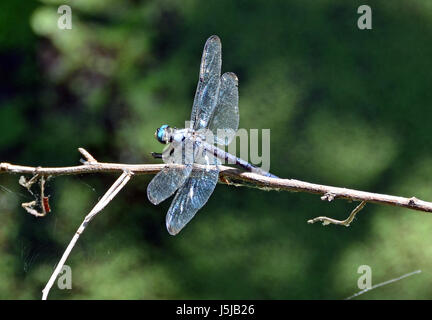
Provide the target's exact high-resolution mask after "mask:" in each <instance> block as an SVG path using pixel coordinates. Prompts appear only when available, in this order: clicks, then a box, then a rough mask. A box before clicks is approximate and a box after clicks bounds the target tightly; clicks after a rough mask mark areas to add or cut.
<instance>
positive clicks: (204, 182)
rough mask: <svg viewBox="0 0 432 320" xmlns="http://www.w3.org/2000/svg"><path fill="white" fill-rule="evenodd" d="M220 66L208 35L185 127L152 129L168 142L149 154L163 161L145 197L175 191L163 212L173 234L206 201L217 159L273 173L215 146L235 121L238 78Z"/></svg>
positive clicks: (217, 48) (218, 49) (217, 44)
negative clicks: (188, 121)
mask: <svg viewBox="0 0 432 320" xmlns="http://www.w3.org/2000/svg"><path fill="white" fill-rule="evenodd" d="M221 67H222V44H221V41H220V39H219V37H218V36H216V35H213V36H211V37H210V38H208V39H207V41H206V43H205V46H204V50H203V54H202V58H201V66H200V72H199V81H198V85H197V89H196V93H195V98H194V101H193V106H192V114H191V120H190V123H189V127H187V128H184V129H177V128H175V127H170V126H168V125H166V124H164V125H162V126H161V127H160V128H158V129H157V130H156V132H155V137H156V139H157V140H158V141H159V142H160V143H162V144H166V145H167V147H166V148H165V149H164V150H163V152H162V153H160V154H157V153H153V155H154V156H155V157H156V158H162V159H163V161H164V162H165V163H166V166H165V167H164V168H163V169H162V170H161V171H159V172H158V174H157V175H156V176H155V177H154V178H153V179H152V181H151V182H150V183H149V185H148V187H147V197H148V199H149V200H150V202H151V203H153V204H155V205H157V204H159V203H161V202H162V201H164V200H166V199H168V198H169V197H171V196H172V195H173V194H174V193H175V197H174V199H173V200H172V203H171V206H170V208H169V209H168V213H167V215H166V227H167V230H168V232H169V233H170V234H171V235H176V234H178V233H179V232H180V231H181V230H182V229H183V228H184V227H185V226H186V224H188V223H189V221H190V220H191V219H192V218H193V217H194V216H195V214H196V213H197V212H198V210H200V209H201V208H202V207H203V206H204V205H205V204H206V203H207V201H208V199H209V197H210V195H211V194H212V193H213V191H214V189H215V187H216V184H217V182H218V178H219V165H220V164H221V161H225V163H226V162H228V163H230V164H236V165H238V166H240V167H242V168H244V169H245V170H247V171H249V172H254V173H258V174H260V175H264V176H267V177H272V178H277V177H276V176H275V175H273V174H271V173H269V172H266V171H264V170H262V169H261V168H258V167H256V166H254V165H252V164H250V163H249V162H247V161H245V160H243V159H240V158H238V157H236V156H234V155H232V154H230V153H228V152H226V151H225V150H223V149H221V148H218V147H217V146H216V144H219V145H228V144H229V143H230V142H231V140H232V139H233V137H234V136H235V133H236V132H237V130H238V125H239V109H238V100H239V95H238V79H237V76H236V75H235V74H234V73H232V72H226V73H224V74H223V75H221ZM220 132H222V133H223V134H220ZM174 164H181V165H180V166H178V165H174ZM197 165H198V166H197Z"/></svg>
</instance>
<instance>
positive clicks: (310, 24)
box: [0, 0, 432, 299]
mask: <svg viewBox="0 0 432 320" xmlns="http://www.w3.org/2000/svg"><path fill="white" fill-rule="evenodd" d="M61 4H68V5H70V6H71V8H72V14H73V29H72V30H63V31H62V30H59V29H58V28H57V19H58V17H59V14H57V8H58V6H59V5H61ZM361 4H367V3H365V2H364V1H361V2H357V1H335V0H320V1H308V2H305V1H302V0H291V1H287V0H281V1H272V2H264V1H258V0H247V1H244V0H239V1H231V0H224V1H199V0H187V1H174V0H164V1H138V0H135V1H133V0H129V1H114V0H92V1H88V0H74V1H54V0H44V1H39V2H33V1H16V0H2V1H1V4H0V75H1V77H0V161H1V162H12V163H16V164H23V165H33V166H38V165H40V166H66V165H75V164H78V163H79V159H80V154H79V153H78V152H77V148H78V147H85V148H86V149H87V150H89V151H90V152H91V153H92V154H93V155H94V156H95V157H96V158H97V159H98V160H100V161H107V162H122V163H154V162H155V160H153V159H152V158H151V157H150V155H149V153H150V152H151V151H160V150H161V149H162V146H161V145H160V144H159V143H158V142H157V141H156V140H155V139H154V137H153V133H154V130H155V129H156V128H157V127H158V126H160V125H161V124H163V123H169V124H171V125H174V126H178V127H180V126H182V125H183V124H184V121H185V120H187V119H188V117H189V116H190V111H191V106H192V101H193V96H194V93H195V88H196V83H197V80H198V71H199V63H200V58H201V52H202V48H203V46H204V43H205V40H206V39H207V38H208V37H209V36H210V35H212V34H217V35H219V37H220V38H221V40H222V45H223V67H222V68H223V71H233V72H235V73H236V74H237V75H238V77H239V90H240V126H241V127H242V128H258V129H260V128H270V129H271V171H272V172H273V173H275V174H277V175H278V176H281V177H286V178H296V179H300V180H305V181H310V182H315V183H321V184H328V185H336V186H341V187H349V188H356V189H360V190H367V191H373V192H380V193H388V194H395V195H401V196H408V197H410V196H416V197H418V198H421V199H425V200H432V151H431V150H432V148H431V147H432V145H431V137H432V134H431V128H430V123H431V120H432V108H431V105H430V104H431V101H432V90H431V84H432V75H431V71H430V70H431V67H432V62H431V61H432V59H431V57H432V45H431V39H432V5H431V2H430V1H429V0H404V1H402V0H398V1H396V0H395V1H384V0H382V1H371V2H370V3H369V4H370V5H371V7H372V11H373V30H363V31H362V30H359V29H358V28H357V19H358V17H359V14H357V8H358V6H359V5H361ZM18 178H19V176H17V175H6V174H2V175H0V298H3V299H38V298H40V297H41V290H42V288H43V287H44V286H45V283H46V281H47V280H48V279H49V277H50V275H51V272H52V271H53V268H54V266H55V265H56V263H57V262H58V260H59V258H60V256H61V254H62V253H63V251H64V249H65V247H66V245H67V243H68V242H69V240H70V239H71V237H72V235H73V233H74V232H75V231H76V229H77V227H78V225H79V224H80V222H81V221H82V219H83V217H84V215H85V214H86V213H87V212H88V211H89V210H90V209H91V208H92V206H93V205H94V204H95V203H96V202H97V200H98V198H100V197H101V196H102V195H103V193H104V192H105V191H106V189H107V188H108V187H109V186H110V185H111V184H112V183H113V181H114V180H115V179H116V175H110V174H95V175H83V176H64V177H57V178H55V179H52V180H50V181H49V182H48V185H47V192H48V193H49V194H50V196H51V197H50V202H51V206H52V210H53V211H52V213H50V214H49V215H48V216H47V217H45V218H35V217H33V216H31V215H29V214H28V213H26V212H25V211H24V210H23V209H22V208H21V206H20V204H21V203H22V202H27V201H31V200H32V197H31V196H30V195H29V194H28V193H27V192H26V190H25V189H24V188H22V187H21V186H20V185H19V184H18ZM151 178H152V176H136V177H134V178H133V179H132V181H131V182H130V183H129V184H128V186H127V187H126V188H125V189H124V190H123V191H122V192H121V193H120V194H119V195H118V196H117V198H116V199H115V200H114V201H113V202H112V203H110V204H109V206H108V207H107V208H106V209H105V210H104V211H103V212H102V213H101V214H100V215H99V216H98V217H97V218H96V219H95V220H94V221H93V222H92V223H91V225H90V226H89V227H88V229H87V231H86V232H85V233H84V235H83V236H82V237H81V239H80V240H79V242H78V244H77V245H76V247H75V249H74V251H73V252H72V254H71V256H70V259H69V260H68V261H67V264H68V265H69V266H71V268H72V273H73V275H72V278H73V289H72V290H59V289H58V288H57V286H54V288H53V290H52V291H51V295H50V298H55V299H189V298H195V299H224V298H230V299H255V298H261V299H343V298H346V297H348V296H350V295H352V294H353V293H355V292H357V291H359V289H358V288H357V279H358V278H359V276H360V274H358V273H357V268H358V267H359V266H360V265H364V264H366V265H369V266H370V267H371V268H372V284H377V283H379V282H382V281H386V280H389V279H392V278H396V277H399V276H401V275H403V274H405V273H408V272H411V271H414V270H418V269H420V270H422V273H421V274H418V275H415V276H412V277H410V278H406V279H403V280H401V281H399V282H396V283H394V284H391V285H388V286H385V287H381V288H378V289H376V290H373V291H371V292H369V293H367V294H364V295H362V296H360V297H359V298H361V299H406V298H408V299H430V298H432V289H431V285H432V244H431V239H432V234H431V232H430V230H431V229H432V218H431V217H429V216H428V215H427V214H425V213H421V212H416V211H410V210H407V209H401V208H394V207H387V206H380V205H372V204H371V205H367V206H366V207H365V209H364V210H363V211H362V212H361V213H360V214H359V216H358V218H357V219H356V220H355V221H354V223H353V224H352V226H351V227H349V228H345V227H340V226H327V227H323V226H321V225H320V224H315V225H309V224H307V223H306V221H307V220H308V219H310V218H312V217H315V216H318V215H328V216H331V217H334V218H339V219H343V218H345V217H346V216H347V214H348V213H349V212H350V210H352V209H353V207H354V206H355V205H356V204H355V203H347V202H345V201H340V200H338V201H334V202H331V203H327V202H323V201H321V200H320V198H319V197H318V196H316V195H309V194H305V193H288V192H275V191H273V192H265V191H261V190H257V189H252V188H236V187H233V186H226V185H218V186H217V188H216V190H215V192H214V194H213V195H212V197H211V198H210V200H209V202H208V204H207V205H206V206H205V207H204V208H203V209H202V210H201V211H200V212H199V213H198V214H197V216H196V217H195V218H194V219H193V220H192V221H191V223H190V224H189V225H188V226H187V227H186V228H185V229H184V230H183V231H182V232H181V233H180V234H179V235H178V236H176V237H172V236H170V235H169V234H168V232H167V231H166V229H165V214H166V211H167V209H168V207H169V204H170V201H166V202H164V203H163V204H161V205H159V206H153V205H151V204H150V203H149V201H148V200H147V197H146V187H147V184H148V183H149V181H150V179H151Z"/></svg>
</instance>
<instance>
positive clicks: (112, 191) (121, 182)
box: [42, 171, 133, 300]
mask: <svg viewBox="0 0 432 320" xmlns="http://www.w3.org/2000/svg"><path fill="white" fill-rule="evenodd" d="M132 175H133V173H132V172H130V171H123V173H122V175H121V176H120V177H119V178H118V179H117V180H116V182H114V184H113V185H112V186H111V188H109V189H108V191H107V192H106V193H105V194H104V196H103V197H102V198H101V199H100V201H99V202H98V203H97V204H96V205H95V206H94V208H93V209H92V210H91V211H90V213H89V214H88V215H87V216H86V217H85V218H84V221H83V222H82V223H81V225H80V227H79V228H78V230H77V231H76V232H75V235H74V236H73V238H72V240H71V241H70V243H69V245H68V246H67V248H66V250H65V252H64V253H63V256H62V257H61V259H60V261H59V263H58V264H57V267H56V268H55V270H54V272H53V273H52V275H51V277H50V279H49V280H48V283H47V284H46V286H45V288H44V289H43V290H42V300H46V299H47V297H48V293H49V291H50V290H51V287H52V286H53V284H54V281H55V280H56V278H57V276H58V275H59V273H60V271H61V270H62V268H63V266H64V264H65V262H66V259H67V258H68V256H69V254H70V252H71V251H72V249H73V247H74V246H75V243H76V242H77V241H78V238H79V237H80V235H81V234H82V233H83V232H84V230H85V228H86V227H87V225H88V223H89V222H90V221H91V220H92V219H93V218H94V217H95V215H96V214H98V213H99V212H100V211H101V210H102V209H103V208H105V206H106V205H107V204H108V203H109V202H110V201H111V200H112V199H113V198H114V197H115V196H116V195H117V193H118V192H119V191H120V190H121V189H122V188H123V187H124V186H125V185H126V183H127V182H128V181H129V179H130V178H131V176H132Z"/></svg>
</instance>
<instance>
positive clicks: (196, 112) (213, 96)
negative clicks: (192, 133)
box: [191, 36, 222, 130]
mask: <svg viewBox="0 0 432 320" xmlns="http://www.w3.org/2000/svg"><path fill="white" fill-rule="evenodd" d="M221 66H222V44H221V41H220V39H219V37H218V36H211V37H210V38H208V40H207V42H206V44H205V46H204V51H203V55H202V58H201V67H200V73H199V81H198V86H197V90H196V92H195V99H194V102H193V107H192V114H191V128H192V129H195V130H198V129H202V128H207V126H208V122H209V121H210V118H211V116H212V114H213V111H214V108H215V106H216V102H217V99H218V96H219V84H220V75H221Z"/></svg>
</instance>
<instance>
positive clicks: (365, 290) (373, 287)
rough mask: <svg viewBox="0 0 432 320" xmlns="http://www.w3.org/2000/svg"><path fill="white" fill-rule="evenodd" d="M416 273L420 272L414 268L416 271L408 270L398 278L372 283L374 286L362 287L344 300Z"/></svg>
mask: <svg viewBox="0 0 432 320" xmlns="http://www.w3.org/2000/svg"><path fill="white" fill-rule="evenodd" d="M418 273H421V270H416V271H413V272H410V273H407V274H404V275H403V276H400V277H398V278H394V279H391V280H387V281H384V282H381V283H378V284H376V285H374V286H372V287H370V288H366V289H364V290H362V291H359V292H357V293H355V294H353V295H352V296H349V297H348V298H345V300H351V299H352V298H355V297H358V296H359V295H361V294H363V293H366V292H368V291H371V290H373V289H376V288H378V287H382V286H385V285H387V284H390V283H393V282H396V281H399V280H402V279H403V278H407V277H410V276H412V275H415V274H418Z"/></svg>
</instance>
